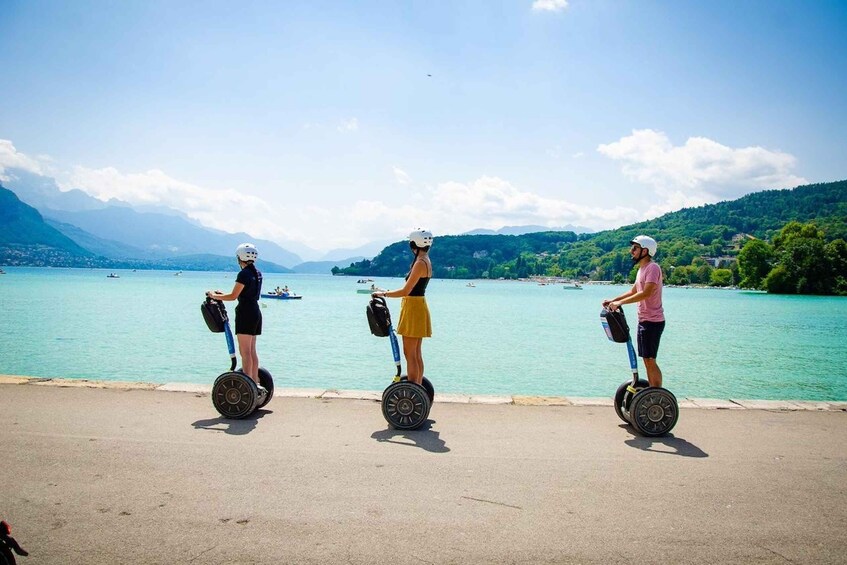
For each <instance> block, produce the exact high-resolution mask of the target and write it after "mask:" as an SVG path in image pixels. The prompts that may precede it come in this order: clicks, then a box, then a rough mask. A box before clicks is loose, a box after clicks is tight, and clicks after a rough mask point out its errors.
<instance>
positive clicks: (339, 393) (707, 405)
mask: <svg viewBox="0 0 847 565" xmlns="http://www.w3.org/2000/svg"><path fill="white" fill-rule="evenodd" d="M0 385H34V386H58V387H75V388H81V387H82V388H107V389H117V390H161V391H165V392H190V393H194V394H210V393H211V391H212V385H211V384H208V385H205V384H197V383H165V384H155V383H143V382H122V381H94V380H88V379H55V378H39V377H23V376H19V375H0ZM274 395H275V396H280V397H290V398H321V399H332V400H371V401H376V402H378V401H380V400H381V399H382V391H374V390H336V389H322V388H278V389H276V390H275V391H274ZM437 401H438V402H439V403H445V404H489V405H497V404H513V405H516V406H612V405H613V402H612V399H611V398H603V397H584V396H527V395H482V394H472V395H469V394H457V393H443V394H442V393H438V394H437ZM678 401H679V406H680V408H700V409H706V410H780V411H783V410H813V411H814V410H817V411H847V401H806V400H752V399H751V400H742V399H720V398H679V399H678Z"/></svg>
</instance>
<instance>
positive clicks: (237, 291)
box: [206, 282, 244, 300]
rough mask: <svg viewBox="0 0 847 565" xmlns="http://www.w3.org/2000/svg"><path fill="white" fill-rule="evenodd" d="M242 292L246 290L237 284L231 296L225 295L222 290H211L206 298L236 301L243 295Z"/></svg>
mask: <svg viewBox="0 0 847 565" xmlns="http://www.w3.org/2000/svg"><path fill="white" fill-rule="evenodd" d="M242 290H244V285H243V284H241V283H240V282H237V283H235V285H233V287H232V292H230V293H229V294H224V293H223V292H222V291H220V290H210V291H207V292H206V296H208V297H209V298H213V299H215V300H235V299H236V298H238V296H239V295H240V294H241V291H242Z"/></svg>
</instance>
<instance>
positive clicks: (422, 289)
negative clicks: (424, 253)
mask: <svg viewBox="0 0 847 565" xmlns="http://www.w3.org/2000/svg"><path fill="white" fill-rule="evenodd" d="M413 266H414V265H413ZM411 274H412V271H411V270H409V274H408V275H406V280H409V275H411ZM430 278H432V277H421V278H419V279H418V282H417V283H415V286H414V287H412V290H411V292H409V296H424V295H425V294H426V285H428V284H429V279H430Z"/></svg>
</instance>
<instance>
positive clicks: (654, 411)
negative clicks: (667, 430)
mask: <svg viewBox="0 0 847 565" xmlns="http://www.w3.org/2000/svg"><path fill="white" fill-rule="evenodd" d="M664 417H665V409H664V408H662V407H661V406H659V405H658V404H654V405H653V406H651V407H649V408H648V409H647V419H648V420H650V421H651V422H653V423H656V422H661V421H662V419H663V418H664Z"/></svg>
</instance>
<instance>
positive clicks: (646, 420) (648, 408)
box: [629, 387, 679, 437]
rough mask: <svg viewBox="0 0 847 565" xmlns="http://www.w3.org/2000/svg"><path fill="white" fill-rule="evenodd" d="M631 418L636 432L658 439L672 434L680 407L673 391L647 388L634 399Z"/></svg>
mask: <svg viewBox="0 0 847 565" xmlns="http://www.w3.org/2000/svg"><path fill="white" fill-rule="evenodd" d="M629 416H630V418H631V419H632V425H633V427H634V428H635V430H636V431H637V432H638V433H640V434H641V435H644V436H649V437H657V436H663V435H665V434H667V433H668V432H670V431H671V430H672V429H673V427H674V426H675V425H676V421H677V420H678V419H679V405H678V404H677V402H676V397H675V396H674V395H673V394H672V393H671V391H669V390H667V389H664V388H658V387H657V388H645V389H644V390H641V391H638V393H636V395H635V396H634V397H632V403H631V404H630V409H629Z"/></svg>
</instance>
